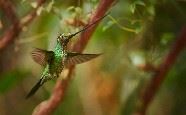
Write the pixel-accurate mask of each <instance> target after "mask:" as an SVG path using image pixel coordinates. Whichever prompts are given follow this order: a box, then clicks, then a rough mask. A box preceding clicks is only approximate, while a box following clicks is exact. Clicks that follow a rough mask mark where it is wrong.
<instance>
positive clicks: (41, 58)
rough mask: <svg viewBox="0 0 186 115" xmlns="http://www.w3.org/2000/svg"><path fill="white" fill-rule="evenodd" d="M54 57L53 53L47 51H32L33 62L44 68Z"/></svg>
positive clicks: (37, 49) (36, 49)
mask: <svg viewBox="0 0 186 115" xmlns="http://www.w3.org/2000/svg"><path fill="white" fill-rule="evenodd" d="M53 57H54V52H53V51H47V50H43V49H39V48H35V49H34V50H33V51H32V58H33V60H34V61H35V62H36V63H38V64H40V65H42V66H45V65H46V64H47V63H50V62H51V60H52V58H53Z"/></svg>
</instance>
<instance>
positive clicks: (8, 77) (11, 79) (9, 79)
mask: <svg viewBox="0 0 186 115" xmlns="http://www.w3.org/2000/svg"><path fill="white" fill-rule="evenodd" d="M27 74H28V72H23V71H18V70H15V71H11V72H7V73H5V74H4V75H2V79H1V80H0V93H5V92H6V91H8V90H10V89H11V88H13V87H14V86H15V85H16V84H18V83H19V82H20V81H22V80H23V78H24V77H25V76H26V75H27Z"/></svg>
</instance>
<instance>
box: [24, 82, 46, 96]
mask: <svg viewBox="0 0 186 115" xmlns="http://www.w3.org/2000/svg"><path fill="white" fill-rule="evenodd" d="M42 84H43V83H42V79H40V80H39V81H38V82H37V83H36V84H35V86H34V87H33V88H32V89H31V90H30V92H29V93H28V94H27V96H26V99H28V98H29V97H31V96H33V95H34V94H35V92H36V91H37V90H38V89H39V88H40V87H41V86H42Z"/></svg>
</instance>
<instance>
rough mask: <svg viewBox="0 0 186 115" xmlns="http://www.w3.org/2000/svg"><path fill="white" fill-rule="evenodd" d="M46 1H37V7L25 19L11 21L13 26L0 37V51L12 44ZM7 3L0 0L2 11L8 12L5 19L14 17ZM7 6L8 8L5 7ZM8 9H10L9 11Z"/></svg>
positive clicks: (11, 8)
mask: <svg viewBox="0 0 186 115" xmlns="http://www.w3.org/2000/svg"><path fill="white" fill-rule="evenodd" d="M45 1H46V0H38V1H37V7H36V8H35V9H34V10H33V11H31V12H30V13H28V14H27V15H26V16H25V17H23V18H22V19H21V20H16V21H15V19H12V20H13V24H12V25H11V26H10V27H9V28H8V29H7V30H6V31H5V33H4V34H3V35H2V36H1V38H0V51H1V50H3V49H4V48H5V47H6V46H7V45H8V44H9V43H11V42H13V41H14V40H15V38H16V37H18V36H19V34H20V32H21V31H22V28H23V27H24V26H27V25H28V24H29V23H30V22H31V21H32V20H33V19H34V18H35V17H36V15H37V14H36V12H37V10H38V8H39V7H40V6H41V5H42V4H43V3H45ZM6 2H7V1H5V0H0V6H2V9H3V10H4V12H5V13H7V12H8V14H6V15H7V17H14V18H15V15H14V12H15V11H13V7H12V6H11V4H10V3H8V4H7V3H6ZM7 5H8V6H7ZM9 8H10V9H9Z"/></svg>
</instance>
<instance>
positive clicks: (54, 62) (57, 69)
mask: <svg viewBox="0 0 186 115" xmlns="http://www.w3.org/2000/svg"><path fill="white" fill-rule="evenodd" d="M106 16H107V14H106V15H104V16H103V17H101V18H99V19H97V20H96V21H94V22H93V23H91V24H89V25H87V26H85V27H84V28H83V29H81V30H80V31H78V32H75V33H73V34H70V33H69V34H68V35H65V34H60V35H59V36H58V37H57V43H56V46H55V48H54V51H47V50H44V49H40V48H35V49H34V50H33V51H32V53H31V55H32V58H33V60H34V61H35V62H36V63H38V64H40V65H41V66H43V67H44V70H43V73H42V75H41V78H40V79H39V80H38V82H37V83H36V84H35V85H34V87H33V88H32V89H31V90H30V92H29V93H28V94H27V96H26V99H27V98H29V97H31V96H33V95H34V94H35V92H36V91H37V90H38V89H39V88H40V87H41V86H42V85H43V84H44V83H46V82H47V81H49V80H52V79H55V78H58V77H59V75H60V73H61V72H62V71H63V69H64V68H65V67H68V66H71V65H75V64H80V63H83V62H87V61H89V60H91V59H93V58H96V57H98V56H99V55H101V54H82V53H78V52H69V51H67V45H68V43H69V41H70V39H71V38H73V37H74V36H76V35H77V34H78V33H81V32H84V31H85V30H86V29H88V28H90V27H91V26H93V25H95V24H96V23H97V22H99V21H100V20H102V19H103V18H104V17H106Z"/></svg>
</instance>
